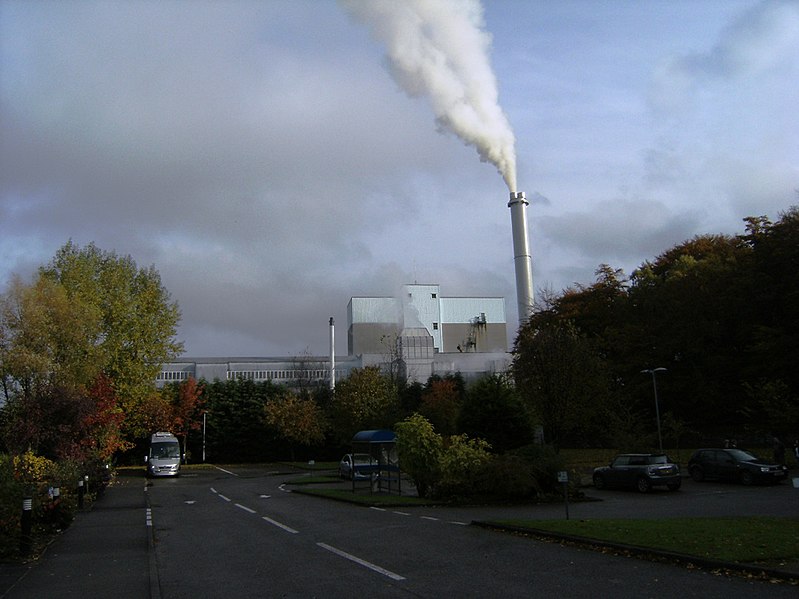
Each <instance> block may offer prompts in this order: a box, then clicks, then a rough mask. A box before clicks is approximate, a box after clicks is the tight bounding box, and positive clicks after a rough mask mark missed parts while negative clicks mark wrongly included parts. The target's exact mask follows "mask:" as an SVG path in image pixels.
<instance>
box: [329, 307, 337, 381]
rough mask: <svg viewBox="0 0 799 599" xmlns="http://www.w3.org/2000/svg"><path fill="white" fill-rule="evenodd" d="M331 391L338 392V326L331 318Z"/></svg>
mask: <svg viewBox="0 0 799 599" xmlns="http://www.w3.org/2000/svg"><path fill="white" fill-rule="evenodd" d="M330 390H331V391H335V390H336V326H335V325H334V324H333V317H332V316H331V317H330Z"/></svg>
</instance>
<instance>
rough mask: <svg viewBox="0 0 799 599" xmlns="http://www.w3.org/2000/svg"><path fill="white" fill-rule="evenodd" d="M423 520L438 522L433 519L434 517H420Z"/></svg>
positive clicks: (436, 519)
mask: <svg viewBox="0 0 799 599" xmlns="http://www.w3.org/2000/svg"><path fill="white" fill-rule="evenodd" d="M419 517H420V518H421V519H422V520H432V521H433V522H438V518H433V516H419Z"/></svg>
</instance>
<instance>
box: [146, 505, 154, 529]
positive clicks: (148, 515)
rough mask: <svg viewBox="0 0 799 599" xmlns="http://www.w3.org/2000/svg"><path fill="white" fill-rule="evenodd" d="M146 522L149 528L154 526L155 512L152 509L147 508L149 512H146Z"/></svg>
mask: <svg viewBox="0 0 799 599" xmlns="http://www.w3.org/2000/svg"><path fill="white" fill-rule="evenodd" d="M144 521H145V523H146V524H147V526H152V525H153V510H152V509H151V508H149V507H148V508H147V511H146V512H145V516H144Z"/></svg>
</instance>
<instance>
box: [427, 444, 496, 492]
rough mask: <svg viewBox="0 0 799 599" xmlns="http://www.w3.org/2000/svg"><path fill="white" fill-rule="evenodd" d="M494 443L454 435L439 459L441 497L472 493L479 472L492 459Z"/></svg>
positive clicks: (438, 485)
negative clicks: (491, 444) (491, 451)
mask: <svg viewBox="0 0 799 599" xmlns="http://www.w3.org/2000/svg"><path fill="white" fill-rule="evenodd" d="M490 449H491V446H490V445H489V444H488V443H486V442H485V441H483V440H482V439H470V438H469V437H468V436H467V435H465V434H464V435H453V436H452V437H449V439H448V440H447V442H446V447H445V449H444V450H443V451H442V452H441V455H440V458H439V464H440V466H439V472H440V477H439V480H438V483H437V485H436V495H437V496H439V497H456V496H463V495H466V496H468V495H472V494H473V493H474V489H475V484H476V482H477V479H478V476H479V474H480V472H482V471H483V469H484V468H485V466H486V464H488V463H489V462H490V461H491V453H490Z"/></svg>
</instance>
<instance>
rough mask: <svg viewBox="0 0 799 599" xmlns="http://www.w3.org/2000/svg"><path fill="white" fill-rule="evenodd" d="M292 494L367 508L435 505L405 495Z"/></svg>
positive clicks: (335, 491)
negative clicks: (322, 498) (312, 496)
mask: <svg viewBox="0 0 799 599" xmlns="http://www.w3.org/2000/svg"><path fill="white" fill-rule="evenodd" d="M293 492H294V493H301V494H303V495H316V496H317V497H326V498H327V499H336V500H338V501H346V502H348V503H356V504H358V505H367V506H372V505H374V506H392V507H402V506H408V507H412V506H420V505H437V502H434V501H431V500H429V499H423V498H421V497H409V496H407V495H388V494H378V493H374V494H372V493H369V492H368V491H367V492H364V493H362V494H361V493H353V492H352V490H351V489H305V488H298V489H294V491H293Z"/></svg>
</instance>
